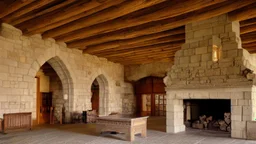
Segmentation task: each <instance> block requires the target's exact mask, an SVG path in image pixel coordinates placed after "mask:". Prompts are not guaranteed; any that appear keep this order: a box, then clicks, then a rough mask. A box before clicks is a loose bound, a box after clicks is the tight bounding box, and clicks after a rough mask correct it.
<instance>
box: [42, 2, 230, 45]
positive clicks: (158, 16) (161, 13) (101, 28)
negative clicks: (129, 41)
mask: <svg viewBox="0 0 256 144" xmlns="http://www.w3.org/2000/svg"><path fill="white" fill-rule="evenodd" d="M224 1H226V0H217V1H212V0H204V1H203V0H193V1H178V2H177V1H170V2H169V3H168V6H167V7H165V8H163V9H161V10H158V11H156V12H152V13H149V14H145V15H143V16H140V17H131V18H129V17H128V18H125V19H122V18H120V19H116V20H113V21H108V22H106V23H102V24H99V25H94V26H91V27H85V28H81V29H77V30H76V31H73V32H72V33H70V34H68V35H64V36H59V35H61V34H58V35H57V36H59V37H58V40H59V41H64V42H70V41H73V40H76V39H81V38H83V37H85V38H86V37H90V36H93V35H97V34H102V33H106V32H111V31H116V30H120V29H124V28H128V27H133V26H137V25H142V24H146V23H149V22H152V19H153V20H154V22H156V21H159V20H163V19H167V18H173V17H176V16H179V15H182V14H184V13H189V12H192V11H195V10H199V9H202V8H205V7H207V6H211V5H215V4H217V3H221V2H224ZM156 23H157V22H156ZM62 29H63V30H65V28H62ZM60 30H61V29H60ZM47 33H48V32H46V33H45V34H43V36H45V37H52V36H53V35H50V34H47ZM52 33H56V32H52ZM62 34H64V33H62ZM55 36H56V35H55Z"/></svg>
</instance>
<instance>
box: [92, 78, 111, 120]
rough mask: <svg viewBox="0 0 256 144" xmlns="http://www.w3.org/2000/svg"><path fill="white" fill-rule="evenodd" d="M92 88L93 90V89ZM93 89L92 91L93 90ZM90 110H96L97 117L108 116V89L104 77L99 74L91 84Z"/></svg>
mask: <svg viewBox="0 0 256 144" xmlns="http://www.w3.org/2000/svg"><path fill="white" fill-rule="evenodd" d="M93 87H94V88H93ZM93 89H94V90H93ZM91 90H92V97H91V102H92V109H98V115H100V116H104V115H108V114H109V88H108V81H107V79H106V77H105V76H104V75H103V74H101V75H99V76H97V77H96V78H95V79H94V81H93V83H92V87H91Z"/></svg>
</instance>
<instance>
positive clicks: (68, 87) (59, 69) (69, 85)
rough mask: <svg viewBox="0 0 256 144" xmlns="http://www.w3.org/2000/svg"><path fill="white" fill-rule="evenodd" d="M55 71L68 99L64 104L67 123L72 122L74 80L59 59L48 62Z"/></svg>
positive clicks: (54, 58)
mask: <svg viewBox="0 0 256 144" xmlns="http://www.w3.org/2000/svg"><path fill="white" fill-rule="evenodd" d="M47 62H48V63H49V64H50V65H51V66H52V68H53V69H54V71H55V72H56V73H57V75H58V76H59V78H60V80H61V83H62V88H63V97H64V95H66V96H67V99H66V100H65V102H64V107H65V122H69V121H70V112H71V111H72V105H73V82H72V78H71V76H70V73H69V71H68V69H67V67H66V66H65V64H64V63H63V62H62V61H61V59H60V58H59V57H57V56H56V57H53V58H51V59H49V60H48V61H47Z"/></svg>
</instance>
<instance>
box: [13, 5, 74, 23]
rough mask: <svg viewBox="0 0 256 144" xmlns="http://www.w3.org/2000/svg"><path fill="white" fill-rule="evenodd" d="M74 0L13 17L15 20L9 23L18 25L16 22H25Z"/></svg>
mask: <svg viewBox="0 0 256 144" xmlns="http://www.w3.org/2000/svg"><path fill="white" fill-rule="evenodd" d="M75 1H76V0H67V1H64V2H62V3H60V4H57V5H54V6H52V7H50V8H48V9H45V10H43V11H40V12H38V13H33V14H30V15H26V16H22V17H21V18H18V19H15V20H13V21H11V22H10V24H11V25H14V26H16V25H18V24H20V23H22V22H25V21H27V20H30V19H33V18H35V17H39V16H41V15H44V14H46V13H50V12H52V11H55V10H57V9H62V8H63V7H65V6H67V5H69V4H71V3H74V2H75Z"/></svg>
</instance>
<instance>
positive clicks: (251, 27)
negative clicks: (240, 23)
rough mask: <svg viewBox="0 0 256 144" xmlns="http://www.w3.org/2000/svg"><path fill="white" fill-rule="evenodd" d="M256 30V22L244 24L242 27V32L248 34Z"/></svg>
mask: <svg viewBox="0 0 256 144" xmlns="http://www.w3.org/2000/svg"><path fill="white" fill-rule="evenodd" d="M255 31H256V24H252V25H248V26H244V27H241V28H240V34H246V33H250V32H255Z"/></svg>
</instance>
